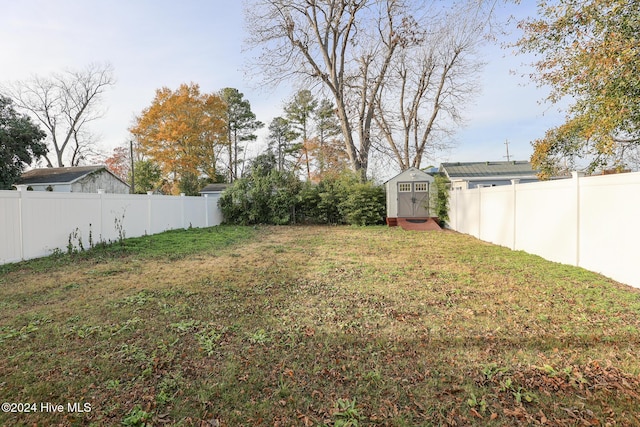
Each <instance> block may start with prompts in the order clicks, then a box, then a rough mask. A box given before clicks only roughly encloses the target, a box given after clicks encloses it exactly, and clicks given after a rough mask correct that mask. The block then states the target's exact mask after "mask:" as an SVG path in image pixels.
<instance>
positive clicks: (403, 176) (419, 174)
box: [385, 167, 433, 183]
mask: <svg viewBox="0 0 640 427" xmlns="http://www.w3.org/2000/svg"><path fill="white" fill-rule="evenodd" d="M399 180H400V181H401V180H412V181H416V180H425V181H433V176H431V175H429V174H428V173H426V172H425V171H423V170H420V169H418V168H415V167H410V168H409V169H407V170H406V171H403V172H400V173H399V174H398V175H396V176H394V177H393V178H390V179H389V180H387V181H386V182H391V181H399ZM386 182H385V183H386Z"/></svg>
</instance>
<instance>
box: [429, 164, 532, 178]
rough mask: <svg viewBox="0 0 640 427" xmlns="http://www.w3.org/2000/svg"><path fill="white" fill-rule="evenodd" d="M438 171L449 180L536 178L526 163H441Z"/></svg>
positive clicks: (529, 165)
mask: <svg viewBox="0 0 640 427" xmlns="http://www.w3.org/2000/svg"><path fill="white" fill-rule="evenodd" d="M440 171H441V172H444V173H445V174H446V175H447V176H448V177H449V179H463V178H484V177H501V178H504V179H513V178H536V175H537V173H538V171H537V170H534V169H533V168H532V167H531V162H528V161H504V162H452V163H442V164H441V165H440Z"/></svg>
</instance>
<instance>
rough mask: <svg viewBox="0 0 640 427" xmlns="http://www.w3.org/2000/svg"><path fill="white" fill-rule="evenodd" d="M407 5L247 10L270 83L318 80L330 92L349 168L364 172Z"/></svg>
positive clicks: (296, 2) (265, 0)
mask: <svg viewBox="0 0 640 427" xmlns="http://www.w3.org/2000/svg"><path fill="white" fill-rule="evenodd" d="M407 10H408V7H407V5H406V4H405V2H404V1H402V0H378V1H375V0H360V1H353V0H258V1H255V2H252V4H250V5H249V7H247V9H246V14H247V19H248V22H249V29H250V30H249V31H250V33H251V37H250V39H249V43H250V45H252V46H254V47H258V46H260V47H262V48H263V53H262V55H261V56H260V57H259V58H258V65H259V66H260V68H261V69H262V70H264V71H265V73H266V76H267V79H269V80H270V81H271V82H272V83H280V82H282V81H284V80H286V79H288V78H290V77H292V76H298V77H300V76H302V77H306V78H308V79H310V80H312V81H320V82H321V83H322V85H323V87H324V88H325V89H327V90H328V91H329V92H330V93H331V94H332V96H333V100H334V102H335V107H336V114H337V116H338V118H339V120H340V125H341V128H342V135H343V139H344V143H345V148H346V151H347V154H348V155H349V160H350V162H351V166H352V168H353V169H354V170H355V171H356V172H359V173H360V175H361V177H362V179H366V172H367V166H368V160H369V150H370V148H371V125H372V123H373V116H374V110H375V102H374V101H375V99H376V96H377V94H378V92H379V91H380V88H381V86H382V83H383V81H384V79H385V77H386V74H387V70H388V68H389V64H390V63H391V59H392V58H393V54H394V51H395V49H396V48H397V46H398V45H399V44H400V43H401V41H402V37H403V36H402V33H403V30H402V20H403V16H404V15H405V13H406V12H407Z"/></svg>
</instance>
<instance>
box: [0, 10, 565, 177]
mask: <svg viewBox="0 0 640 427" xmlns="http://www.w3.org/2000/svg"><path fill="white" fill-rule="evenodd" d="M522 3H526V4H520V5H509V6H503V7H502V10H501V16H502V17H504V18H506V17H508V16H510V15H512V14H514V15H517V16H527V15H529V14H533V13H535V2H533V1H527V2H522ZM0 10H1V11H2V12H1V14H0V85H1V84H7V83H10V82H13V81H15V80H24V79H28V78H30V77H31V76H33V75H42V76H46V75H48V74H51V73H53V72H59V71H62V70H64V69H68V68H71V69H81V68H84V67H86V66H87V65H88V64H89V63H92V62H102V63H104V62H109V63H111V64H112V65H113V67H114V71H115V77H116V80H117V81H116V85H115V86H114V87H113V88H111V89H110V90H109V91H108V92H107V94H106V96H105V99H104V101H103V106H104V107H106V108H107V113H106V115H105V116H104V117H103V118H102V119H100V121H98V122H96V123H94V125H93V128H92V130H93V131H94V132H95V133H96V134H97V135H98V136H99V138H100V146H101V147H102V148H103V149H104V151H106V152H110V151H111V150H112V149H113V148H114V147H115V146H118V145H122V144H123V143H125V142H126V141H127V140H128V137H129V134H128V131H127V129H128V128H129V127H130V125H131V123H132V120H133V118H134V116H135V115H137V114H139V113H140V112H141V111H142V110H143V109H144V108H146V107H148V106H149V105H150V103H151V101H152V100H153V97H154V95H155V91H156V89H158V88H161V87H163V86H166V87H169V88H171V89H176V88H177V87H178V86H179V85H180V84H181V83H190V82H195V83H198V84H199V85H200V87H201V89H202V91H204V92H213V91H217V90H219V89H222V88H224V87H234V88H237V89H239V90H240V91H241V92H243V93H244V94H245V97H246V98H247V99H248V100H249V101H250V102H251V104H252V107H253V110H254V112H255V113H256V115H257V116H258V119H259V120H261V121H263V122H265V123H269V122H270V121H271V119H272V118H273V117H275V116H278V115H282V105H283V102H284V101H285V100H286V99H287V98H289V97H290V96H291V94H292V93H293V92H294V88H293V87H284V86H283V87H279V88H260V89H258V88H256V87H255V85H256V83H255V82H251V81H247V79H246V78H245V71H244V70H245V66H246V63H247V58H246V55H247V54H246V53H243V49H242V47H243V41H244V39H245V29H244V20H243V15H242V2H241V1H239V0H232V1H230V0H181V1H179V2H178V1H175V0H173V1H167V0H110V1H98V0H0ZM514 31H515V28H514ZM517 34H518V33H517V32H515V33H514V35H513V37H515V36H517ZM485 58H486V61H487V62H488V64H487V66H486V67H485V69H484V73H483V77H482V93H481V94H480V95H479V96H478V97H477V99H476V100H475V102H474V104H472V105H469V106H468V107H467V108H466V109H465V113H466V114H465V116H466V118H467V125H466V127H465V128H463V129H461V130H460V131H459V132H458V134H457V135H456V137H455V139H456V145H455V148H453V149H451V150H448V151H447V152H444V153H441V154H440V155H439V157H438V158H437V159H434V161H433V163H434V164H438V163H439V162H441V161H488V160H505V159H504V156H505V155H506V147H505V144H504V143H505V141H506V140H508V141H509V144H510V145H509V151H510V154H511V156H512V157H511V158H512V160H513V159H517V160H527V159H529V157H530V156H531V153H532V148H531V144H530V142H531V141H533V140H534V139H536V138H539V137H541V136H543V135H544V132H545V130H546V129H548V128H550V127H553V126H556V125H558V124H560V123H561V122H562V120H563V115H562V114H561V113H559V112H558V109H557V107H555V106H550V105H548V104H540V101H541V100H542V99H543V98H544V96H545V91H543V90H539V89H537V88H536V87H535V85H534V84H533V83H530V82H529V81H528V79H526V78H523V77H521V75H522V74H527V73H528V71H527V69H526V68H523V66H522V63H523V61H525V58H521V57H514V56H513V55H512V54H511V52H510V51H508V50H504V49H502V48H500V46H489V47H487V48H486V50H485ZM265 134H266V133H265V132H263V133H262V134H261V135H260V138H259V140H258V144H261V145H262V146H265V145H266V142H265V141H264V136H265ZM395 172H397V171H392V172H387V173H392V174H395ZM377 174H378V175H385V174H386V173H385V172H384V171H379V172H378V173H377Z"/></svg>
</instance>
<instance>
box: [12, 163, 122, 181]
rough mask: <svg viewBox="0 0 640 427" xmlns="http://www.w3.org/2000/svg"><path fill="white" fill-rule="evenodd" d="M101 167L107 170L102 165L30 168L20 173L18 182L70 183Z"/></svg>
mask: <svg viewBox="0 0 640 427" xmlns="http://www.w3.org/2000/svg"><path fill="white" fill-rule="evenodd" d="M101 169H104V170H106V171H107V172H109V170H108V169H107V167H106V166H104V165H94V166H74V167H66V168H40V169H32V170H30V171H28V172H25V173H23V174H22V176H21V177H20V180H19V181H18V184H25V185H32V184H70V183H73V182H76V181H77V180H79V179H81V178H83V177H85V176H87V175H90V174H92V173H94V172H97V171H99V170H101ZM109 173H111V172H109ZM112 175H113V174H112ZM114 176H115V175H114ZM116 178H117V177H116Z"/></svg>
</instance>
